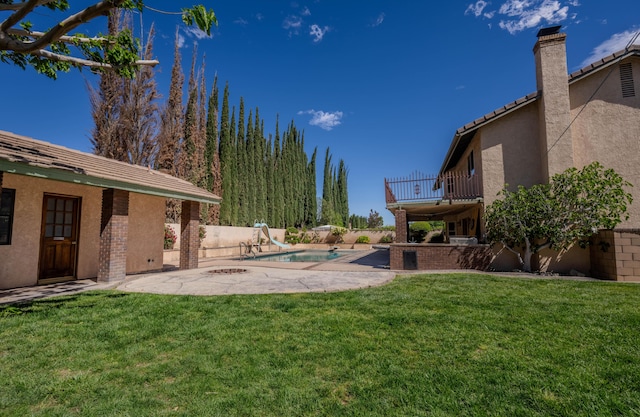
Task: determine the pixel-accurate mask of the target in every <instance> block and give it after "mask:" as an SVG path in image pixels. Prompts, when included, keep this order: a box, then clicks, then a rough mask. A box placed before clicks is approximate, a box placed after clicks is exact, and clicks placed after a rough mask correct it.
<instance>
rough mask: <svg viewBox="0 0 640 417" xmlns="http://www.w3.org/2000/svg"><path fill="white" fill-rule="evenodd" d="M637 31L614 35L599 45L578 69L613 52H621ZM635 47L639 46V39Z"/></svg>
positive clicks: (631, 30)
mask: <svg viewBox="0 0 640 417" xmlns="http://www.w3.org/2000/svg"><path fill="white" fill-rule="evenodd" d="M637 31H638V29H637V28H635V29H629V30H627V31H624V32H622V33H616V34H614V35H613V36H611V37H610V38H609V39H607V40H606V41H604V42H602V43H601V44H600V45H598V46H596V47H595V48H594V49H593V51H591V54H590V55H589V56H588V57H587V58H586V59H585V60H584V61H582V63H581V64H580V67H581V68H582V67H586V66H587V65H589V64H592V63H594V62H596V61H599V60H601V59H602V58H604V57H607V56H609V55H611V54H612V53H614V52H618V51H622V50H623V49H624V48H626V47H627V45H628V44H629V42H630V41H631V39H633V37H634V36H635V35H636V33H637ZM634 44H635V45H640V39H636V40H635V42H634Z"/></svg>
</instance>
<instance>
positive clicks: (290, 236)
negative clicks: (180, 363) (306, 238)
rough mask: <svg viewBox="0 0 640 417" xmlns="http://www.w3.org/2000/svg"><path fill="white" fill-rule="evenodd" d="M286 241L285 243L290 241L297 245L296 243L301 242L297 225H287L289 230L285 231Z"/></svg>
mask: <svg viewBox="0 0 640 417" xmlns="http://www.w3.org/2000/svg"><path fill="white" fill-rule="evenodd" d="M284 241H285V243H290V244H292V245H295V244H296V243H300V236H298V229H296V228H295V227H287V230H285V232H284Z"/></svg>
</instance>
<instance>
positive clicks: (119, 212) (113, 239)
mask: <svg viewBox="0 0 640 417" xmlns="http://www.w3.org/2000/svg"><path fill="white" fill-rule="evenodd" d="M128 235H129V191H123V190H114V189H112V188H109V189H106V190H104V191H102V220H101V225H100V253H99V255H98V281H100V282H112V281H121V280H123V279H125V277H126V274H127V238H128Z"/></svg>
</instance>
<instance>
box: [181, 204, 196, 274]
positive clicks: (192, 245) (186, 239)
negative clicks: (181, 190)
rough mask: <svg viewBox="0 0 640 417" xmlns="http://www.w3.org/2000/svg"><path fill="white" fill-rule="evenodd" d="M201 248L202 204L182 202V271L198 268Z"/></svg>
mask: <svg viewBox="0 0 640 417" xmlns="http://www.w3.org/2000/svg"><path fill="white" fill-rule="evenodd" d="M199 248H200V203H198V202H196V201H183V202H182V215H181V218H180V269H194V268H197V267H198V249H199Z"/></svg>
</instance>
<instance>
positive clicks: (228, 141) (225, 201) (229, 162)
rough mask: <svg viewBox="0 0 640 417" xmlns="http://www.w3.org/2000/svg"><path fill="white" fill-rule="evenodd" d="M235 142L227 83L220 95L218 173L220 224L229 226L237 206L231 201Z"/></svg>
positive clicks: (235, 156)
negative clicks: (219, 184)
mask: <svg viewBox="0 0 640 417" xmlns="http://www.w3.org/2000/svg"><path fill="white" fill-rule="evenodd" d="M234 142H235V140H233V139H232V137H231V125H230V122H229V83H227V84H226V85H225V87H224V92H223V93H222V113H221V115H220V150H219V153H220V171H221V175H222V178H221V180H222V187H221V188H222V190H221V197H222V202H221V203H220V224H222V225H226V226H230V225H233V224H234V221H233V208H234V206H235V205H236V204H237V202H236V201H234V199H233V191H234V185H233V184H234V181H235V180H236V177H235V176H234V171H235V170H234V169H233V168H234V166H235V165H236V164H237V152H236V147H235V145H234Z"/></svg>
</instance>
